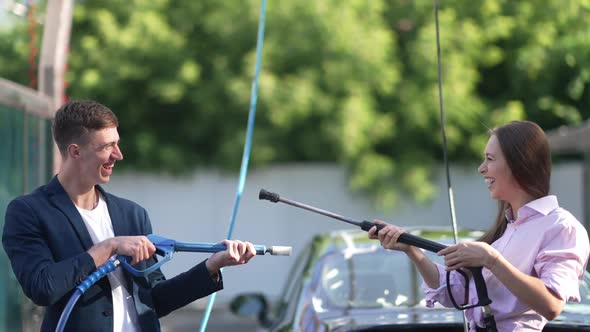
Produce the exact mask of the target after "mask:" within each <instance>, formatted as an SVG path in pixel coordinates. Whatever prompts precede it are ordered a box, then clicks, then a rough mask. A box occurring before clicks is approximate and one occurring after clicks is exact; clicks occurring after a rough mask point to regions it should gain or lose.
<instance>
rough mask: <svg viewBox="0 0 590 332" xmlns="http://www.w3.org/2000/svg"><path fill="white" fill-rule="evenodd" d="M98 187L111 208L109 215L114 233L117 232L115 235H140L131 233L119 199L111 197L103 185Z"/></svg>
mask: <svg viewBox="0 0 590 332" xmlns="http://www.w3.org/2000/svg"><path fill="white" fill-rule="evenodd" d="M96 188H97V189H98V191H99V192H100V193H101V195H102V197H103V198H104V200H105V202H106V203H107V208H108V209H109V216H110V217H111V223H112V224H113V233H114V234H115V236H121V235H138V234H131V231H130V230H129V225H128V223H127V221H126V220H125V218H124V215H123V211H121V207H120V206H119V205H118V204H117V201H116V200H114V199H111V198H110V197H109V195H108V194H107V193H106V191H104V189H103V188H102V187H101V186H99V185H97V186H96Z"/></svg>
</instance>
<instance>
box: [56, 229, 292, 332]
mask: <svg viewBox="0 0 590 332" xmlns="http://www.w3.org/2000/svg"><path fill="white" fill-rule="evenodd" d="M147 238H148V240H150V241H151V242H152V243H153V244H154V246H155V247H156V254H157V255H158V256H160V258H159V259H158V261H157V262H156V263H155V264H154V265H152V266H150V267H148V268H147V269H144V270H138V269H136V268H134V267H133V266H131V264H129V262H131V261H132V258H131V257H128V256H123V255H118V256H116V258H115V259H111V260H109V261H107V262H106V263H105V264H103V265H101V266H100V267H99V268H98V269H96V271H94V272H93V273H92V274H90V275H89V276H88V277H87V278H86V279H84V281H82V282H81V283H80V285H78V287H76V290H75V291H74V294H72V296H71V297H70V300H69V301H68V303H67V304H66V306H65V308H64V311H63V312H62V314H61V317H60V318H59V322H58V323H57V327H56V328H55V331H56V332H61V331H63V330H64V328H65V326H66V322H67V320H68V317H69V316H70V313H71V312H72V309H73V308H74V305H75V304H76V302H77V301H78V299H79V298H80V297H81V296H82V295H83V294H84V293H85V292H86V291H87V290H88V289H89V288H90V287H91V286H92V285H94V284H95V283H96V282H97V281H99V280H100V279H102V278H104V277H105V276H106V275H107V274H109V273H111V272H113V271H114V270H115V269H116V268H117V267H118V266H119V265H120V266H122V267H123V268H124V269H125V270H127V271H129V273H131V274H132V275H134V276H136V277H143V276H147V275H149V274H150V273H152V272H154V271H156V270H157V269H159V268H160V267H161V266H162V265H164V264H165V263H167V262H168V261H170V259H172V256H173V255H174V253H175V252H180V251H184V252H208V253H215V252H219V251H224V250H226V249H227V248H226V246H225V245H224V244H219V243H206V242H178V241H175V240H172V239H167V238H164V237H161V236H158V235H153V234H150V235H148V236H147ZM254 250H256V255H266V254H270V255H273V256H290V255H291V252H292V250H293V249H292V247H286V246H270V247H267V246H263V245H254Z"/></svg>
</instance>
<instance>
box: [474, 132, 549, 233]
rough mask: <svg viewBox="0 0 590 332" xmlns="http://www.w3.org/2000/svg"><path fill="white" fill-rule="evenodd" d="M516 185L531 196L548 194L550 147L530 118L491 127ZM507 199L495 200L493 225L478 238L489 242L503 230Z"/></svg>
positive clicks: (507, 204) (543, 134) (538, 196)
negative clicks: (495, 210)
mask: <svg viewBox="0 0 590 332" xmlns="http://www.w3.org/2000/svg"><path fill="white" fill-rule="evenodd" d="M492 135H496V138H497V139H498V142H499V143H500V149H501V150H502V153H503V154H504V158H505V159H506V162H507V163H508V167H509V168H510V171H511V172H512V175H513V176H514V178H515V179H516V182H517V183H518V185H519V186H520V187H521V188H522V189H523V190H524V191H526V192H527V193H528V194H529V195H531V196H533V198H535V199H537V198H541V197H544V196H547V195H548V194H549V185H550V180H551V151H550V149H549V142H548V141H547V137H546V136H545V132H543V129H541V127H539V125H537V124H536V123H534V122H531V121H513V122H510V123H508V124H505V125H503V126H501V127H498V128H496V129H493V130H491V132H490V136H492ZM509 207H510V204H509V203H508V202H506V201H498V215H497V216H496V222H495V223H494V225H493V226H492V227H491V228H490V229H489V230H488V231H487V232H486V233H485V234H484V235H483V236H482V237H481V238H480V239H479V241H483V242H487V243H488V244H491V243H492V242H494V241H496V240H497V239H498V238H500V237H501V236H502V234H504V231H505V230H506V226H507V224H508V220H506V216H505V211H506V209H507V208H509Z"/></svg>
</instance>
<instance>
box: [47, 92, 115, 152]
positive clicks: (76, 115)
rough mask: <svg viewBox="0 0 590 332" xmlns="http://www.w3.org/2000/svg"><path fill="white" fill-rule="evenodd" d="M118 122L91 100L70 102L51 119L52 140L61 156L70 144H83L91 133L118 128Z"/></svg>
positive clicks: (106, 109) (104, 108)
mask: <svg viewBox="0 0 590 332" xmlns="http://www.w3.org/2000/svg"><path fill="white" fill-rule="evenodd" d="M118 126H119V120H117V117H116V116H115V113H113V111H111V110H110V109H109V108H108V107H106V106H104V105H102V104H100V103H97V102H95V101H92V100H70V101H68V102H67V103H65V104H63V105H62V106H61V107H60V108H59V109H58V110H57V112H56V113H55V118H54V119H53V126H52V132H53V139H54V140H55V143H56V144H57V147H58V148H59V151H60V152H61V154H62V155H64V154H65V153H66V150H67V148H68V145H70V144H72V143H76V144H84V143H85V142H86V139H87V135H88V134H89V133H91V132H92V131H96V130H101V129H105V128H112V127H115V128H116V127H118Z"/></svg>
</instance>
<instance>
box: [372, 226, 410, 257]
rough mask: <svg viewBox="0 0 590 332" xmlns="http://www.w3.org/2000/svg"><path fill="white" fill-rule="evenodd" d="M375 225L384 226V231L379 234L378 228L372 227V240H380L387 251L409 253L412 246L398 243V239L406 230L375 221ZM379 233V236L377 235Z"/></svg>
mask: <svg viewBox="0 0 590 332" xmlns="http://www.w3.org/2000/svg"><path fill="white" fill-rule="evenodd" d="M373 222H374V223H375V224H379V225H383V226H384V227H383V229H381V230H380V231H379V233H377V227H372V228H371V229H370V230H369V238H370V239H379V242H381V246H383V248H385V249H391V250H397V251H403V252H407V251H408V250H409V249H410V245H407V244H404V243H400V242H397V239H398V238H399V237H400V235H402V234H403V233H404V230H403V229H401V228H399V227H397V226H395V225H389V224H386V223H385V222H383V221H381V220H373ZM375 233H377V234H375Z"/></svg>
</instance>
